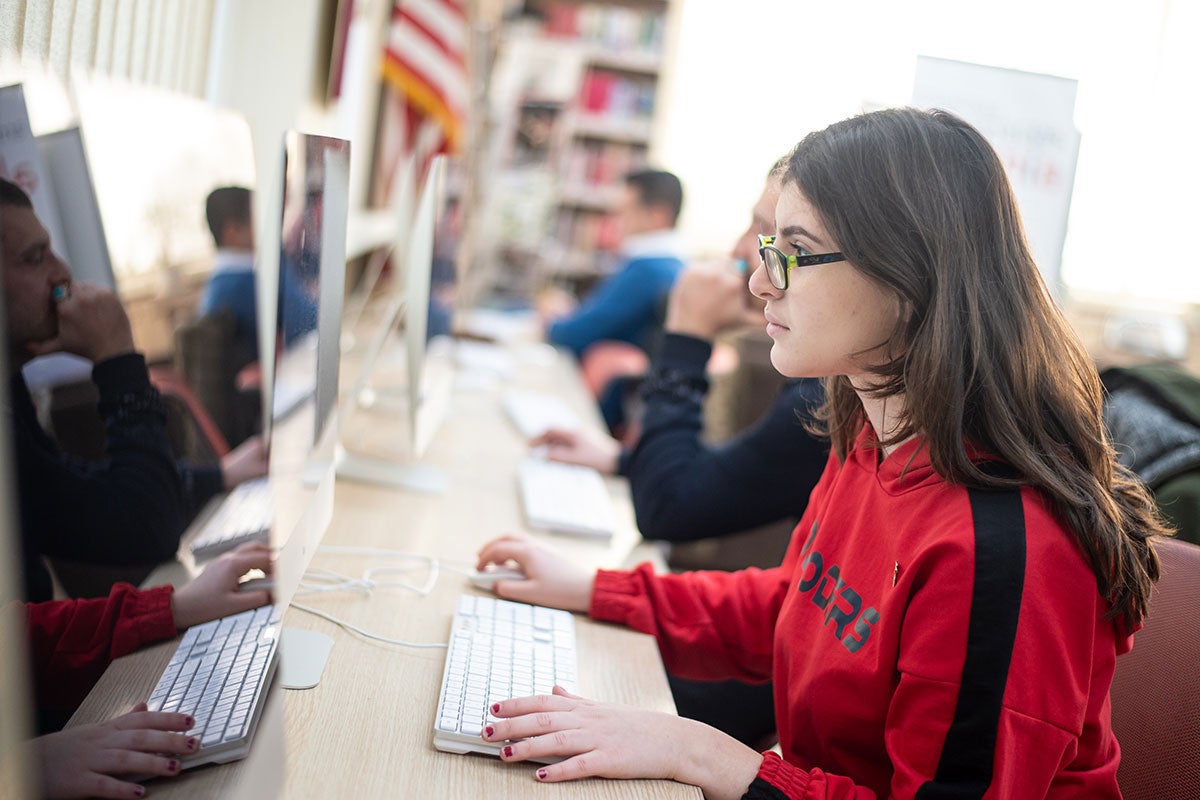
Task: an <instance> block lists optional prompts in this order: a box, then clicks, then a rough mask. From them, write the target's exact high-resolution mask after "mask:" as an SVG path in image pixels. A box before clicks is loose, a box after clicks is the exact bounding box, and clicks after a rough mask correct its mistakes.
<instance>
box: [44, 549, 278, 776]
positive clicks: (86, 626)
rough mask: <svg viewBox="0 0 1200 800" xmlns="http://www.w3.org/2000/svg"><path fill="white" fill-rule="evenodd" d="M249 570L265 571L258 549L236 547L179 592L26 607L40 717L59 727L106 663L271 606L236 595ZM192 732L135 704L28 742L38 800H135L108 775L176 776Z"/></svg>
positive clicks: (252, 595) (179, 720) (180, 719)
mask: <svg viewBox="0 0 1200 800" xmlns="http://www.w3.org/2000/svg"><path fill="white" fill-rule="evenodd" d="M252 569H259V570H263V571H264V572H270V570H271V558H270V548H268V547H267V546H266V545H264V544H248V545H243V546H242V547H240V548H238V549H237V550H234V551H232V552H229V553H226V554H224V555H222V556H221V557H219V558H217V559H216V560H214V561H213V562H212V563H210V564H209V565H208V566H207V567H205V569H204V571H203V572H201V573H200V574H199V575H197V576H196V578H195V579H194V580H192V581H191V582H189V583H188V584H186V585H185V586H181V587H179V589H174V588H173V587H171V586H169V585H168V586H156V587H154V588H153V589H146V590H140V589H135V588H134V587H132V586H130V585H129V584H126V583H122V584H117V585H116V586H114V587H113V588H112V591H111V593H110V594H109V595H108V597H103V598H97V599H90V600H57V601H51V602H47V603H31V604H29V605H27V606H26V607H25V616H26V621H27V623H26V624H27V626H28V630H29V641H30V649H31V653H30V657H31V661H32V665H33V669H32V673H33V676H34V683H35V686H34V696H35V697H36V700H37V704H38V710H39V712H41V714H45V713H46V712H47V711H49V712H52V713H58V714H59V715H60V716H62V718H63V719H65V718H66V716H65V715H64V714H69V713H70V712H71V711H73V710H74V709H75V708H76V707H77V706H78V705H79V704H80V703H81V702H82V701H83V699H84V698H85V697H86V696H87V694H88V692H89V691H91V689H92V687H93V686H94V685H95V684H96V681H98V680H99V679H100V676H101V674H103V672H104V670H105V668H107V666H108V665H109V663H110V662H112V661H113V660H114V659H116V658H120V657H121V656H123V655H125V654H127V653H130V652H133V651H134V650H136V649H137V648H139V647H141V646H142V645H144V644H149V643H151V642H156V641H159V640H162V639H171V638H173V637H174V636H176V635H177V634H178V633H179V631H180V630H183V629H185V628H189V627H191V626H193V625H199V624H201V623H203V622H208V621H209V620H214V619H218V618H220V617H224V616H228V615H230V614H237V613H239V612H242V611H247V610H249V609H252V608H258V607H259V606H262V605H265V604H266V603H269V602H270V595H269V594H268V593H267V592H265V591H245V592H239V591H237V586H238V579H239V578H240V576H242V575H244V574H245V573H246V572H248V571H249V570H252ZM41 714H40V715H41ZM194 725H195V721H194V720H192V719H191V718H190V717H188V716H187V715H185V714H169V713H164V712H151V711H147V710H146V706H145V705H144V704H143V705H139V706H138V707H136V708H134V709H133V710H132V711H131V712H129V713H127V714H124V715H122V716H120V717H116V718H115V719H111V720H109V721H108V722H103V723H99V724H95V725H80V726H79V727H76V728H71V729H69V730H64V731H61V732H58V733H50V734H47V735H44V736H40V737H38V738H36V739H34V740H32V741H31V742H30V743H29V748H30V755H31V756H32V759H31V762H30V763H32V764H33V766H34V772H35V778H37V779H39V780H40V783H41V786H40V787H39V788H40V794H39V796H44V797H54V798H60V797H140V796H142V794H143V793H144V791H139V789H141V788H142V787H140V786H138V785H137V784H135V783H129V782H127V781H124V780H122V779H120V778H118V777H116V776H118V775H129V774H138V775H165V776H169V775H177V774H178V773H179V760H178V759H176V758H172V757H171V756H173V755H184V754H187V753H191V752H193V751H195V750H196V749H197V747H199V742H198V741H197V740H196V739H195V738H194V737H192V738H189V737H187V736H186V735H184V733H183V732H184V731H187V730H189V729H191V728H192V727H193V726H194ZM43 730H45V728H43ZM173 731H178V732H177V733H175V732H173Z"/></svg>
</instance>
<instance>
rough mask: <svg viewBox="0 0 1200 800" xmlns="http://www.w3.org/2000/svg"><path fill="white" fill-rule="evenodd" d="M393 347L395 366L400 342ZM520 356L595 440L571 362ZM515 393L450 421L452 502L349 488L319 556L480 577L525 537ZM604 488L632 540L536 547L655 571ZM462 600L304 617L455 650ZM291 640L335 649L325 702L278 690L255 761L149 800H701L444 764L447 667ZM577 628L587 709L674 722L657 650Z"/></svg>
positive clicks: (460, 400)
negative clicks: (347, 799)
mask: <svg viewBox="0 0 1200 800" xmlns="http://www.w3.org/2000/svg"><path fill="white" fill-rule="evenodd" d="M373 316H377V315H373V314H364V319H365V321H364V323H363V324H365V325H369V324H370V319H371V318H372V317H373ZM357 338H358V340H359V341H364V340H366V338H369V337H357ZM393 344H395V345H396V348H395V349H397V350H399V349H400V348H399V344H400V343H399V342H398V341H397V342H394V343H393ZM511 355H512V357H513V360H514V363H515V365H516V366H517V370H516V373H515V375H514V376H513V377H512V378H511V379H510V380H508V381H507V382H506V385H511V386H519V387H521V388H530V389H548V390H552V391H556V392H558V393H559V394H560V395H561V396H563V397H564V399H566V400H567V401H568V402H569V403H571V404H572V405H573V406H575V408H576V410H577V411H578V412H579V413H580V416H581V417H582V418H583V419H584V420H585V421H586V423H587V424H590V425H595V426H598V425H599V424H600V419H599V415H598V413H597V411H596V409H595V406H594V403H593V402H592V401H591V398H590V397H589V396H588V395H587V393H586V391H585V390H584V389H583V386H582V383H581V382H580V380H579V376H578V373H577V370H576V369H575V365H574V363H573V362H572V361H570V360H569V359H568V358H567V357H566V356H563V355H562V354H560V353H557V352H554V351H551V350H548V349H546V348H542V347H537V346H531V345H528V344H525V345H514V346H512V350H511ZM354 360H355V354H354V353H353V352H351V353H350V354H348V355H347V356H346V357H345V358H344V360H343V365H344V366H343V369H342V371H341V372H342V381H341V383H342V385H343V387H350V386H353V385H354V381H355V379H356V377H357V375H356V369H355V365H354ZM393 369H394V370H395V372H394V373H393ZM392 374H395V375H396V376H399V375H401V374H402V370H399V369H398V362H397V360H396V359H394V358H391V357H390V356H385V357H384V358H383V359H381V362H380V364H379V365H378V366H377V379H376V381H375V383H376V384H377V385H379V386H386V383H387V381H388V380H389V378H390V376H391V375H392ZM396 385H397V386H399V385H401V384H399V383H397V384H396ZM503 388H504V386H502V385H500V384H499V383H496V384H494V385H488V383H487V382H486V381H478V380H476V381H465V380H464V381H460V383H459V386H458V388H456V390H455V391H454V393H453V394H452V399H451V404H450V408H449V410H448V413H447V416H446V419H445V420H444V421H443V423H442V424H441V426H440V427H439V429H438V431H437V433H436V434H435V436H434V439H433V441H432V443H431V446H430V448H429V452H428V453H427V455H426V458H425V459H424V462H423V463H427V464H429V465H430V466H434V467H437V468H438V469H441V470H444V471H445V473H446V476H447V478H448V483H449V488H448V491H447V492H446V493H445V494H444V495H422V494H415V493H405V492H399V491H396V490H391V489H386V488H382V487H377V486H370V485H365V484H354V483H349V482H345V481H339V482H338V483H337V485H336V489H335V500H334V512H333V520H332V522H331V524H330V526H329V529H328V531H327V532H326V534H325V537H324V543H326V544H330V545H341V546H354V547H364V548H381V549H387V550H400V551H406V552H411V553H419V554H422V555H427V556H432V557H434V558H437V559H440V560H444V563H446V564H447V566H455V567H459V568H470V567H471V566H473V558H474V554H475V552H476V550H477V549H478V547H479V546H480V545H481V544H483V543H484V542H486V541H487V540H489V539H491V538H492V537H494V536H495V535H497V534H499V533H501V532H504V531H512V530H524V529H525V528H524V524H523V521H522V516H521V509H520V504H519V498H518V494H517V490H516V482H515V478H514V467H515V465H516V463H517V460H518V459H519V458H520V456H521V455H522V454H523V452H524V450H525V446H524V442H523V441H522V439H521V437H520V436H519V435H518V434H517V432H516V430H515V428H514V427H513V425H512V424H511V423H510V422H509V421H508V419H507V418H506V417H505V416H504V413H503V411H502V408H501V403H500V399H501V394H502V391H503ZM343 422H344V426H343V431H342V439H343V441H344V442H345V443H346V445H347V447H349V448H360V449H364V450H365V452H366V453H367V454H373V455H386V454H387V453H388V451H389V449H393V448H394V449H395V452H400V448H403V447H405V446H406V445H405V443H404V442H403V441H402V436H401V434H402V432H403V431H402V426H401V425H400V424H399V423H397V422H396V421H395V418H394V417H393V416H392V415H389V414H387V413H383V412H382V411H381V410H380V409H371V410H361V411H358V412H355V413H353V414H350V415H347V416H346V417H345V419H344V420H343ZM609 485H610V489H611V491H612V495H613V498H614V500H615V501H616V503H617V506H618V519H619V521H620V528H621V530H620V531H619V532H618V533H617V535H615V536H614V537H613V539H612V541H610V542H596V541H591V540H585V539H575V538H570V537H563V536H556V535H552V534H535V535H537V536H541V537H545V538H546V539H547V540H548V541H552V543H553V544H554V545H555V546H556V547H557V548H558V549H560V550H562V551H563V552H565V553H567V554H568V555H569V556H571V557H572V558H573V559H575V560H577V561H579V562H581V563H586V564H590V565H592V566H597V567H599V566H620V565H629V564H631V563H635V562H637V561H640V560H646V559H652V560H653V559H656V558H657V551H654V550H653V549H651V548H649V547H647V546H646V545H644V544H642V543H641V540H640V537H639V536H638V534H637V532H636V529H635V528H634V524H633V515H632V509H631V506H630V502H629V495H628V488H627V486H626V485H625V484H624V482H623V481H620V480H615V479H614V480H610V481H609ZM185 541H186V539H185ZM184 552H185V548H181V554H183V553H184ZM181 562H184V563H180V564H172V565H168V566H167V567H164V568H162V569H160V570H159V571H158V572H157V573H156V575H155V576H152V578H157V579H158V582H161V581H162V580H169V579H171V578H172V577H174V578H177V579H178V578H180V577H181V576H182V575H183V574H185V573H186V571H187V569H188V568H189V566H190V565H189V564H187V563H186V562H188V558H187V557H186V556H183V555H181ZM389 563H398V562H396V561H395V560H391V561H389V559H388V558H386V557H381V556H361V555H341V554H333V553H326V552H318V553H317V554H316V555H315V556H314V557H313V560H312V566H313V567H323V568H326V569H331V570H334V571H336V572H339V573H342V574H346V575H353V576H358V575H360V574H361V573H362V572H363V570H364V569H366V568H368V567H379V566H385V565H388V564H389ZM425 575H426V573H425V572H424V571H423V570H420V571H418V572H415V573H413V575H412V576H411V579H412V581H413V582H414V583H421V582H423V580H424V578H425ZM151 582H153V581H151ZM463 592H477V590H475V589H474V588H473V587H471V586H470V585H469V584H468V583H467V582H466V580H465V578H463V577H462V576H461V575H458V574H457V573H453V572H449V571H448V570H445V571H442V573H441V575H440V577H439V579H438V580H437V582H436V584H435V586H434V588H433V591H432V592H431V593H430V594H429V595H428V596H426V597H420V596H418V595H416V594H415V593H412V592H409V591H406V590H403V589H400V588H379V589H376V590H375V591H374V593H373V594H372V595H371V596H369V597H368V596H365V595H361V594H354V593H350V592H337V593H326V594H322V595H309V596H302V597H297V598H296V599H297V601H298V602H302V603H305V604H308V605H312V606H314V607H317V608H320V609H321V610H323V611H325V612H327V613H329V614H332V615H334V616H335V617H338V618H340V619H343V620H346V621H348V622H351V623H353V624H355V625H358V626H360V627H362V628H364V629H366V630H369V631H371V632H373V633H378V634H380V635H383V636H387V637H390V638H395V639H401V640H405V641H413V642H444V641H446V639H447V637H448V634H449V628H450V619H451V616H452V614H453V609H454V604H455V599H456V598H457V596H458V595H459V594H460V593H463ZM284 624H285V626H287V627H297V628H307V629H311V630H316V631H320V632H323V633H326V634H328V635H329V636H332V637H333V639H334V642H335V643H334V648H333V652H332V653H331V654H330V657H329V662H328V663H327V664H326V667H325V672H324V675H323V677H322V680H321V683H320V685H318V686H317V687H316V688H314V689H311V690H306V691H289V690H284V689H281V688H280V687H279V686H278V685H275V686H274V687H273V688H272V690H271V692H272V693H271V696H270V698H269V700H268V703H267V707H266V709H265V711H264V714H263V718H262V721H261V722H260V725H259V729H258V732H257V734H256V736H255V739H254V746H253V748H252V749H251V753H250V756H249V757H248V758H247V759H245V760H244V761H240V762H236V763H234V764H228V765H224V766H219V767H203V768H200V769H197V770H193V771H190V772H188V773H186V774H184V775H183V776H181V777H180V778H177V779H174V780H163V781H155V782H154V783H152V784H151V785H150V787H149V788H150V792H151V793H152V794H153V795H154V796H155V797H222V798H224V797H243V796H244V797H251V796H254V797H264V796H265V797H270V796H274V795H276V794H281V795H282V796H285V797H289V798H292V797H343V796H351V795H353V796H356V797H383V796H388V797H450V798H457V797H462V798H468V797H469V798H477V797H547V798H550V797H553V798H555V800H558V799H559V798H563V799H566V798H591V797H613V796H615V795H619V796H621V797H633V798H682V797H691V798H696V797H699V791H698V790H697V789H695V788H694V787H689V786H683V785H680V784H675V783H670V782H667V781H622V782H621V783H619V784H614V783H613V782H611V781H605V780H588V781H580V782H577V783H571V784H556V785H554V786H544V785H542V784H538V783H537V782H536V780H535V779H534V777H533V772H534V769H535V768H536V765H530V764H508V763H504V762H501V761H500V760H498V759H493V758H489V757H485V756H461V755H452V754H447V753H441V752H438V751H437V750H435V749H434V748H433V744H432V739H433V719H434V712H435V704H436V698H437V693H438V690H439V688H440V685H441V676H442V665H443V662H444V658H445V650H443V649H436V650H419V649H412V648H403V647H399V646H394V645H389V644H383V643H380V642H375V641H370V640H366V639H363V638H361V637H359V636H356V635H354V634H351V633H348V632H346V631H344V630H342V629H341V628H339V627H337V626H335V625H333V624H332V623H329V622H327V621H325V620H323V619H320V618H318V617H315V616H312V615H310V614H306V613H304V612H301V611H299V610H298V609H295V608H292V609H290V610H289V611H288V612H287V613H286V615H285V616H284ZM576 626H577V634H578V649H579V667H580V676H579V677H580V680H579V683H580V690H581V693H582V694H584V695H585V696H587V697H589V698H594V699H597V700H604V701H612V702H621V703H628V704H632V705H637V706H640V707H643V708H651V709H657V710H661V711H673V710H674V705H673V702H672V700H671V695H670V691H669V689H668V687H667V683H666V677H665V673H664V671H663V668H662V662H661V660H660V659H659V655H658V650H657V647H656V645H655V643H654V640H653V639H652V638H651V637H649V636H644V635H642V634H638V633H635V632H633V631H630V630H627V629H624V628H619V627H616V626H611V625H605V624H599V623H594V622H592V621H590V620H588V619H586V618H585V617H582V616H579V615H577V616H576ZM284 641H285V643H286V633H285V639H284ZM174 647H175V642H168V643H163V644H160V645H157V646H154V647H150V648H145V649H143V650H141V651H139V652H137V653H134V654H132V655H129V656H126V657H124V658H122V659H120V660H118V661H117V662H115V663H114V664H113V665H112V666H111V667H110V668H109V669H108V671H107V672H106V673H105V674H104V676H103V678H102V679H101V681H100V683H99V684H98V685H97V687H96V689H95V690H94V691H93V692H92V693H91V695H90V696H89V697H88V699H87V700H86V701H85V703H84V704H83V706H82V707H81V708H80V709H79V711H78V712H77V713H76V715H75V717H74V718H73V719H72V721H71V724H72V725H75V724H81V723H85V722H94V721H97V720H101V719H106V718H108V717H111V716H113V715H114V714H117V713H119V712H121V711H123V710H125V709H127V708H129V707H130V706H131V705H132V704H134V703H136V702H137V701H139V700H141V699H144V698H145V697H147V696H148V695H149V693H150V690H151V688H152V687H153V685H154V683H155V681H156V680H157V678H158V675H159V674H160V673H161V671H162V669H163V667H164V666H165V664H166V661H167V660H168V659H169V657H170V654H171V652H172V651H173V649H174ZM285 731H286V735H285ZM281 764H282V766H281ZM275 781H280V784H278V785H277V784H276V783H274V782H275Z"/></svg>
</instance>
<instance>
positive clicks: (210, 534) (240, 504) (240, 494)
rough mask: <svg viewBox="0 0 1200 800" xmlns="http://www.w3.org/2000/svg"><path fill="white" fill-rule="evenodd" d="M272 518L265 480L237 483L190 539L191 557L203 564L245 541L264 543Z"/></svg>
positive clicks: (269, 496) (269, 497)
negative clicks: (204, 561) (202, 526)
mask: <svg viewBox="0 0 1200 800" xmlns="http://www.w3.org/2000/svg"><path fill="white" fill-rule="evenodd" d="M271 515H272V507H271V492H270V489H269V486H268V483H267V479H266V478H256V479H254V480H252V481H246V482H245V483H241V484H238V485H237V486H236V487H235V488H234V490H233V491H232V492H230V493H229V495H228V496H227V497H226V498H225V499H224V500H223V501H221V506H220V507H219V508H218V509H217V510H216V511H215V512H213V515H212V516H211V517H209V518H208V521H207V522H205V523H204V528H203V529H202V530H201V531H200V533H198V534H197V535H196V538H195V539H194V540H192V556H193V557H194V558H195V559H196V560H197V561H203V560H206V559H209V558H214V557H216V556H219V555H220V554H221V553H224V552H225V551H226V550H232V549H233V548H235V547H237V546H238V545H241V544H245V543H246V542H265V541H267V539H268V538H269V536H270V533H271Z"/></svg>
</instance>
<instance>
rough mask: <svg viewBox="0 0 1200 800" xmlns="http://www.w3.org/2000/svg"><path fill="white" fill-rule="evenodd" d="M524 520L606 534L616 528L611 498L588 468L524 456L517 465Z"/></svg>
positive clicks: (535, 524)
mask: <svg viewBox="0 0 1200 800" xmlns="http://www.w3.org/2000/svg"><path fill="white" fill-rule="evenodd" d="M517 485H518V487H519V488H520V491H521V504H522V505H523V506H524V508H525V519H526V521H527V522H528V523H529V526H530V527H532V528H540V529H542V530H549V531H557V532H559V533H575V534H580V535H582V536H596V537H609V536H612V535H613V530H614V529H615V528H616V524H615V521H616V520H615V513H614V511H613V503H612V498H611V497H609V495H608V488H607V487H606V486H605V485H604V479H603V478H602V477H600V473H599V472H597V471H596V470H594V469H592V468H591V467H582V466H579V465H577V464H561V463H559V462H557V461H546V460H545V459H541V458H533V457H530V458H525V459H522V461H521V463H520V464H519V465H518V467H517Z"/></svg>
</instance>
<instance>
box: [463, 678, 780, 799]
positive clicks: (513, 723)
mask: <svg viewBox="0 0 1200 800" xmlns="http://www.w3.org/2000/svg"><path fill="white" fill-rule="evenodd" d="M492 714H493V715H494V716H495V717H497V720H496V721H495V722H492V723H489V724H488V725H487V726H485V728H484V731H483V738H484V739H485V740H486V741H490V742H504V741H505V740H509V739H521V740H522V741H517V742H512V743H510V744H508V745H506V746H505V747H504V748H502V749H501V751H500V757H501V758H502V759H504V760H505V761H525V760H528V759H545V758H547V757H554V758H562V759H563V760H562V761H560V762H558V763H556V764H548V765H546V766H544V767H539V768H538V770H537V772H536V773H535V774H536V775H537V778H538V780H540V781H546V782H555V781H569V780H576V779H578V778H587V777H592V776H598V777H604V778H667V779H670V780H676V781H680V782H682V783H690V784H692V785H693V786H699V787H700V788H701V789H702V790H703V791H704V796H705V797H711V798H718V797H720V798H724V797H729V798H737V797H741V796H742V795H743V794H744V793H745V791H746V789H747V788H748V787H749V786H750V782H751V781H752V780H754V776H755V775H756V774H757V772H758V768H759V765H760V764H761V763H762V754H761V753H757V752H755V751H754V750H753V749H751V748H749V747H747V746H746V745H744V744H742V743H741V742H739V741H737V740H736V739H734V738H733V737H731V736H728V735H726V734H724V733H722V732H721V731H719V730H717V729H716V728H712V727H710V726H708V725H705V724H703V723H701V722H696V721H695V720H691V719H686V718H684V717H677V716H675V715H673V714H664V713H662V712H660V711H647V710H645V709H641V708H635V707H633V706H622V705H615V704H612V703H596V702H593V701H591V700H585V699H584V698H582V697H577V696H576V695H573V694H570V693H568V692H567V691H566V690H564V689H563V688H562V687H560V686H555V687H554V693H553V694H552V695H538V696H536V697H517V698H514V699H512V700H503V701H501V702H499V703H497V704H495V705H494V706H493V707H492Z"/></svg>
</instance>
